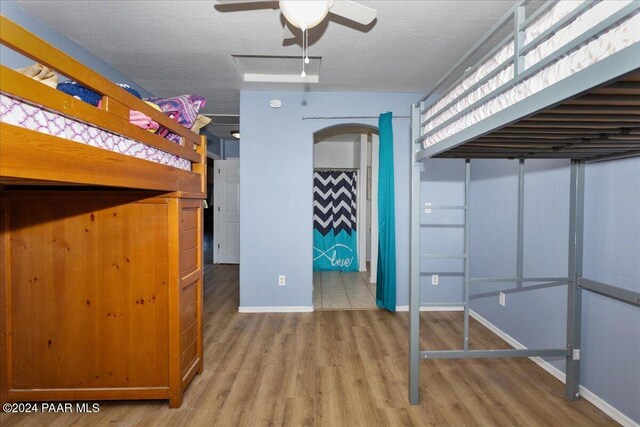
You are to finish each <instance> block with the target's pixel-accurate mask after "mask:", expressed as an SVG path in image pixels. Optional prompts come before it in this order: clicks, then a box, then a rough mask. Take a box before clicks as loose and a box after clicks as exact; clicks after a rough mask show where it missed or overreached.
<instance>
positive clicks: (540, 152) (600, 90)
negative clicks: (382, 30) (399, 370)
mask: <svg viewBox="0 0 640 427" xmlns="http://www.w3.org/2000/svg"><path fill="white" fill-rule="evenodd" d="M532 5H533V7H532ZM638 28H640V2H637V1H636V2H606V1H585V2H571V1H562V0H561V1H554V2H542V3H540V2H530V1H518V2H516V4H515V5H514V6H513V8H512V9H511V10H510V11H509V12H508V13H507V14H506V15H505V16H504V17H503V18H502V19H501V20H500V21H499V22H498V23H496V25H494V27H493V28H492V29H491V30H490V31H489V33H488V34H487V35H486V36H485V37H483V38H481V39H480V40H479V41H478V42H477V43H476V45H475V46H473V47H472V48H471V50H470V51H469V52H468V53H467V54H466V55H465V56H464V57H463V58H462V59H461V60H460V61H459V62H458V64H456V65H455V66H454V67H453V68H452V70H451V72H450V74H448V75H447V76H445V77H444V78H443V79H441V80H440V82H439V83H438V84H437V85H436V87H435V88H434V90H432V91H431V92H429V93H427V94H425V96H423V97H422V99H421V100H420V101H419V102H418V103H416V104H415V105H413V106H412V116H411V122H412V143H413V150H412V151H413V154H412V157H413V159H412V160H413V167H412V181H411V182H412V184H411V250H410V251H411V271H410V277H411V282H410V304H409V311H410V334H409V336H410V338H409V340H410V342H409V400H410V402H411V403H412V404H418V402H419V370H420V360H425V359H426V360H431V359H450V358H455V359H467V358H496V357H536V356H537V357H564V358H565V360H566V365H565V366H566V370H565V371H566V385H565V396H566V397H567V399H570V400H576V399H578V398H579V397H580V350H581V314H582V297H581V295H582V291H583V290H587V291H590V292H595V293H598V294H600V295H604V296H606V297H609V298H613V299H616V300H618V301H622V302H624V303H628V304H632V305H636V306H638V305H640V293H638V292H634V291H631V290H629V289H625V288H622V287H618V286H615V285H611V284H606V283H600V282H597V281H595V280H590V279H588V278H585V277H583V275H582V252H583V221H584V194H585V188H584V187H585V179H584V175H585V164H586V163H587V162H595V161H605V160H614V159H621V158H628V157H635V156H640V31H638ZM505 29H506V31H505ZM505 33H506V34H505ZM496 37H498V38H500V37H504V38H503V40H502V41H499V42H498V43H497V44H493V43H489V40H492V39H495V38H496ZM483 47H488V48H490V50H489V51H488V52H486V53H484V54H483V53H478V52H479V51H480V50H481V49H482V48H483ZM596 51H597V52H596ZM480 55H482V57H481V58H480V59H479V60H470V59H469V58H473V57H478V56H480ZM470 63H471V66H468V65H469V64H470ZM454 70H464V72H463V74H462V76H460V73H455V72H454ZM444 82H452V83H450V84H444ZM432 157H442V158H457V159H465V198H464V204H463V205H461V206H450V205H447V206H445V205H441V206H438V205H430V206H429V208H430V209H441V210H462V211H463V212H464V224H463V228H464V242H463V244H462V245H461V246H462V248H463V250H462V253H460V254H440V253H430V251H429V250H426V251H425V252H426V253H423V252H421V249H425V248H421V247H420V229H421V226H422V224H421V218H420V212H421V208H422V207H421V191H420V175H421V169H422V167H428V164H427V165H426V166H425V165H424V164H422V163H423V161H424V160H426V159H429V158H432ZM558 158H564V159H571V173H570V196H569V213H570V214H569V218H568V228H569V233H568V236H567V242H568V260H567V273H568V274H567V275H566V277H526V276H525V275H524V273H523V256H524V245H523V240H524V237H523V235H524V176H525V174H524V171H525V170H524V165H525V161H526V159H558ZM471 159H514V160H517V161H518V162H519V173H518V219H517V261H516V264H517V265H516V266H515V270H516V274H515V275H514V277H493V278H487V277H481V278H478V277H471V274H470V259H471V258H472V255H473V254H471V253H470V249H469V248H470V230H469V228H470V227H469V223H470V212H471V206H470V204H469V201H470V176H471V172H470V170H471V162H470V160H471ZM425 258H430V259H438V258H440V259H442V258H454V259H460V260H461V261H462V262H463V268H462V269H463V271H462V272H460V273H461V275H462V276H463V277H464V281H463V285H464V292H463V295H464V300H463V301H462V302H461V303H456V304H454V305H456V306H460V305H462V306H463V308H464V314H463V319H464V327H463V330H464V334H463V339H462V349H461V350H438V351H425V350H421V349H420V342H421V339H420V338H421V337H420V322H419V320H420V319H419V316H420V313H419V312H420V307H421V304H424V302H422V301H421V299H420V273H421V272H420V262H421V259H425ZM434 270H437V268H435V267H433V268H432V269H431V271H434ZM437 273H438V272H437V271H434V273H430V274H437ZM481 283H485V284H486V283H493V284H495V283H513V284H517V285H518V286H519V287H520V286H522V290H527V289H526V287H525V286H523V284H533V285H534V286H532V287H531V289H534V288H536V287H537V286H545V285H566V286H567V308H566V310H567V325H566V327H567V329H566V330H567V335H566V347H562V348H541V349H493V350H490V349H486V350H485V349H483V350H474V349H470V346H469V303H470V288H471V287H473V286H476V285H477V284H481ZM536 285H537V286H536ZM427 305H428V304H427ZM440 306H442V305H440Z"/></svg>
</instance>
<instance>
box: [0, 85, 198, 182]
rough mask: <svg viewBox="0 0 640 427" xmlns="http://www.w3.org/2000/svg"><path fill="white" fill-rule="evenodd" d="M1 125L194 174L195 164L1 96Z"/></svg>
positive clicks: (120, 136)
mask: <svg viewBox="0 0 640 427" xmlns="http://www.w3.org/2000/svg"><path fill="white" fill-rule="evenodd" d="M0 122H2V123H8V124H11V125H14V126H19V127H22V128H26V129H30V130H34V131H37V132H41V133H45V134H48V135H53V136H57V137H60V138H64V139H70V140H72V141H75V142H80V143H82V144H87V145H91V146H93V147H97V148H102V149H105V150H108V151H113V152H116V153H119V154H124V155H127V156H131V157H136V158H138V159H143V160H148V161H151V162H154V163H159V164H162V165H167V166H173V167H175V168H178V169H183V170H188V171H190V170H191V162H190V161H189V160H186V159H183V158H181V157H179V156H176V155H173V154H170V153H167V152H165V151H162V150H159V149H157V148H155V147H150V146H148V145H145V144H143V143H141V142H138V141H135V140H133V139H130V138H126V137H124V136H122V135H118V134H115V133H111V132H108V131H105V130H103V129H100V128H97V127H95V126H91V125H89V124H86V123H83V122H79V121H77V120H73V119H70V118H68V117H66V116H63V115H60V114H57V113H54V112H52V111H48V110H44V109H42V108H39V107H36V106H35V105H32V104H29V103H27V102H23V101H21V100H18V99H15V98H12V97H10V96H6V95H4V94H0Z"/></svg>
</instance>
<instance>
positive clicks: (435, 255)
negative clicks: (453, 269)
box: [420, 254, 467, 259]
mask: <svg viewBox="0 0 640 427" xmlns="http://www.w3.org/2000/svg"><path fill="white" fill-rule="evenodd" d="M420 257H421V258H460V259H465V258H466V257H467V254H422V255H420Z"/></svg>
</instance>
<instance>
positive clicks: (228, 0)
mask: <svg viewBox="0 0 640 427" xmlns="http://www.w3.org/2000/svg"><path fill="white" fill-rule="evenodd" d="M216 1H217V2H218V3H220V4H240V3H270V2H272V1H273V0H216Z"/></svg>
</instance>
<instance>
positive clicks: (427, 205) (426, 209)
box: [424, 202, 431, 214]
mask: <svg viewBox="0 0 640 427" xmlns="http://www.w3.org/2000/svg"><path fill="white" fill-rule="evenodd" d="M424 213H426V214H430V213H431V203H429V202H427V203H425V204H424Z"/></svg>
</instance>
